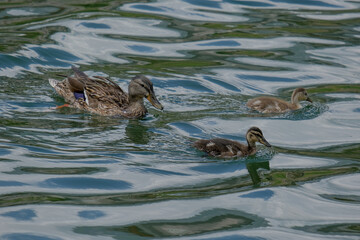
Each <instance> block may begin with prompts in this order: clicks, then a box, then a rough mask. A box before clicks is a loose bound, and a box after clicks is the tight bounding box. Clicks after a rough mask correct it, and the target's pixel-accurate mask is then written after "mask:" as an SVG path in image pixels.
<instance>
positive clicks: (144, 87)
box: [128, 75, 163, 110]
mask: <svg viewBox="0 0 360 240" xmlns="http://www.w3.org/2000/svg"><path fill="white" fill-rule="evenodd" d="M128 92H129V97H130V100H131V99H138V98H146V99H147V100H149V102H150V103H151V104H152V105H153V106H154V107H156V108H157V109H160V110H163V106H162V105H161V103H160V102H159V100H157V98H156V96H155V92H154V88H153V84H152V82H151V81H150V80H149V79H148V78H147V77H145V76H143V75H136V76H135V77H134V78H133V79H132V80H131V82H130V84H129V90H128Z"/></svg>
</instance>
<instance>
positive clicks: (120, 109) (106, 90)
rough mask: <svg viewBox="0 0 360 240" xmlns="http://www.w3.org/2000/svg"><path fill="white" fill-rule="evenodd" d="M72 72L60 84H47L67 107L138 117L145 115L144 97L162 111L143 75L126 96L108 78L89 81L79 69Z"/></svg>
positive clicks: (133, 83) (134, 82)
mask: <svg viewBox="0 0 360 240" xmlns="http://www.w3.org/2000/svg"><path fill="white" fill-rule="evenodd" d="M72 69H73V71H74V76H73V77H66V78H65V79H64V80H63V81H58V80H55V79H49V83H50V85H51V86H52V87H53V88H54V89H55V91H56V92H57V93H58V94H59V95H60V96H62V97H63V98H64V99H65V101H66V102H68V103H69V105H70V107H74V108H78V109H81V110H85V111H89V112H93V113H96V114H100V115H103V116H122V117H126V118H140V117H143V116H144V115H145V114H146V113H147V110H146V108H145V106H144V101H143V98H144V97H146V98H147V99H148V100H149V101H150V102H151V103H152V104H153V105H154V106H155V107H156V108H158V109H162V108H163V107H162V105H161V104H160V102H159V101H158V100H157V99H156V96H155V93H154V90H153V85H152V83H151V81H150V80H149V79H147V78H146V77H145V76H142V75H137V76H135V77H134V78H133V79H132V81H131V82H130V84H129V91H128V92H129V94H127V93H125V92H124V91H123V90H122V89H121V88H120V87H119V86H118V85H117V84H116V83H115V82H113V81H112V80H111V79H109V78H104V77H93V78H90V77H88V76H87V75H86V74H85V73H83V72H82V71H80V70H79V69H78V68H76V67H74V66H73V67H72ZM81 96H83V97H81Z"/></svg>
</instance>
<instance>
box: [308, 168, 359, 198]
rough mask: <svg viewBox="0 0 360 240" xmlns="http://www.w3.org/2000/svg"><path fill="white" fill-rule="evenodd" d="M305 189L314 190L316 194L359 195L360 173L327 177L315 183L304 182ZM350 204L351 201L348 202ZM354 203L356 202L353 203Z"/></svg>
mask: <svg viewBox="0 0 360 240" xmlns="http://www.w3.org/2000/svg"><path fill="white" fill-rule="evenodd" d="M303 187H304V189H305V191H312V192H314V193H315V192H316V193H317V194H319V195H320V194H334V195H337V194H338V195H348V196H351V195H353V196H359V195H360V174H359V173H354V174H349V175H343V176H336V177H329V178H326V179H322V180H320V181H319V182H316V183H305V184H304V186H303ZM349 204H351V202H349ZM354 205H356V203H354Z"/></svg>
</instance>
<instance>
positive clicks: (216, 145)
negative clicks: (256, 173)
mask: <svg viewBox="0 0 360 240" xmlns="http://www.w3.org/2000/svg"><path fill="white" fill-rule="evenodd" d="M194 147H195V148H197V149H198V150H200V151H204V152H206V153H207V154H209V155H211V156H213V157H235V156H237V157H240V156H246V155H249V154H253V151H252V149H250V148H249V147H248V146H246V145H244V144H241V143H239V142H236V141H232V140H228V139H224V138H213V139H209V140H204V139H201V140H198V141H196V142H195V143H194Z"/></svg>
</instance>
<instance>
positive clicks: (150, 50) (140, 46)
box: [128, 45, 157, 52]
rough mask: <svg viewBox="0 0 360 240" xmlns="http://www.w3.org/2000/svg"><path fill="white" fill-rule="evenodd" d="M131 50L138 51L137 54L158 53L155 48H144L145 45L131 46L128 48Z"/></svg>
mask: <svg viewBox="0 0 360 240" xmlns="http://www.w3.org/2000/svg"><path fill="white" fill-rule="evenodd" d="M128 47H129V48H130V49H132V50H134V51H137V52H156V51H157V50H156V49H155V48H152V47H149V46H144V45H130V46H128Z"/></svg>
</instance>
